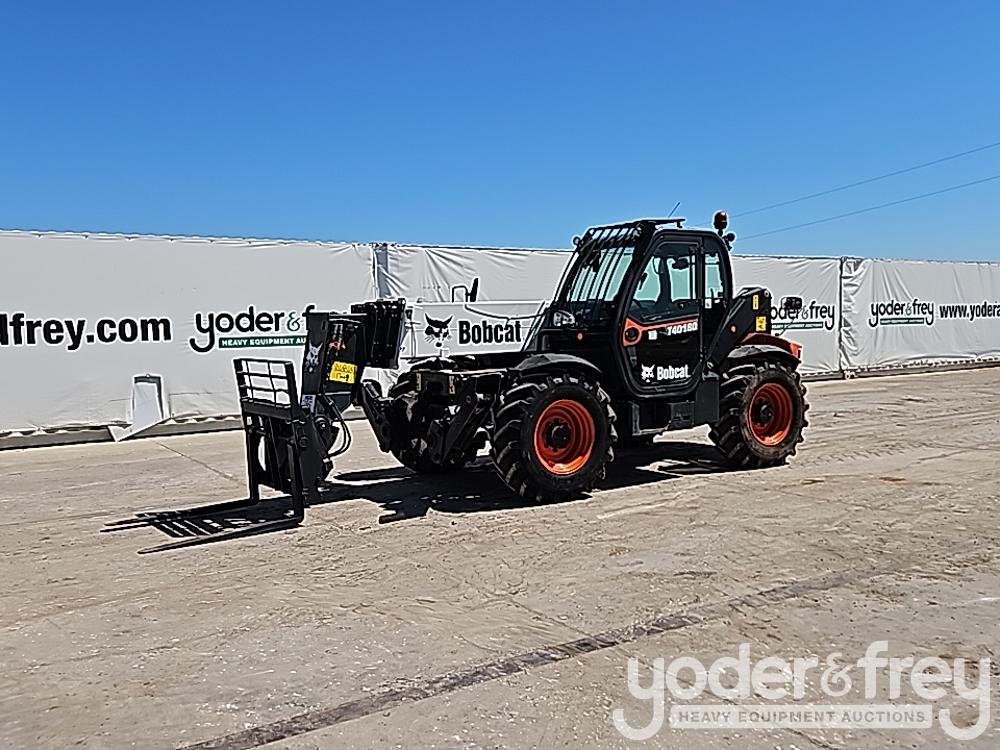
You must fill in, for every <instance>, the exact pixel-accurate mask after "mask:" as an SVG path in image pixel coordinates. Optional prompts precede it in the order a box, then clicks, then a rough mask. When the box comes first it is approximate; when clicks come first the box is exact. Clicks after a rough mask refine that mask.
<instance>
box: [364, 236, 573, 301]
mask: <svg viewBox="0 0 1000 750" xmlns="http://www.w3.org/2000/svg"><path fill="white" fill-rule="evenodd" d="M376 254H377V258H378V269H379V272H380V273H379V277H380V291H381V292H382V294H383V296H385V297H390V298H393V297H405V298H406V299H407V300H409V301H410V302H454V301H461V300H463V299H465V297H464V296H463V294H465V292H466V291H467V290H468V289H469V287H470V286H471V285H472V282H473V281H474V280H475V279H477V278H478V279H479V283H480V286H479V299H480V300H483V301H486V302H489V301H494V300H545V299H549V298H551V297H552V294H553V293H554V292H555V290H556V287H557V286H558V284H559V278H560V276H562V272H563V270H564V269H565V268H566V265H567V264H568V262H569V259H570V258H571V257H572V255H573V254H572V253H571V252H569V251H566V250H507V249H497V248H485V247H483V248H480V247H476V248H471V247H426V246H413V245H381V246H379V247H378V248H377V249H376Z"/></svg>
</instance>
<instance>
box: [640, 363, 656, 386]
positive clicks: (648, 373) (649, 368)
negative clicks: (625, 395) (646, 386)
mask: <svg viewBox="0 0 1000 750" xmlns="http://www.w3.org/2000/svg"><path fill="white" fill-rule="evenodd" d="M642 379H643V381H644V382H646V383H652V382H653V380H655V379H656V365H642Z"/></svg>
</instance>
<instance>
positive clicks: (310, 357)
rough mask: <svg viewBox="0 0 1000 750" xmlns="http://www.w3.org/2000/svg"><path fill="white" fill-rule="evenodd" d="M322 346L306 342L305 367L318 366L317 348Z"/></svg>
mask: <svg viewBox="0 0 1000 750" xmlns="http://www.w3.org/2000/svg"><path fill="white" fill-rule="evenodd" d="M322 348H323V345H322V344H320V345H319V346H313V345H312V344H308V345H307V347H306V349H307V351H306V369H307V370H309V369H313V368H316V367H319V350H320V349H322Z"/></svg>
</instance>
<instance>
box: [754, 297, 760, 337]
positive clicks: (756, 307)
mask: <svg viewBox="0 0 1000 750" xmlns="http://www.w3.org/2000/svg"><path fill="white" fill-rule="evenodd" d="M753 309H754V310H759V309H760V295H759V294H755V295H754V296H753ZM757 330H760V329H757Z"/></svg>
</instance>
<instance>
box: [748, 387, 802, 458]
mask: <svg viewBox="0 0 1000 750" xmlns="http://www.w3.org/2000/svg"><path fill="white" fill-rule="evenodd" d="M794 418H795V407H794V406H793V403H792V394H791V393H789V392H788V388H787V387H785V386H784V385H782V384H781V383H764V384H763V385H762V386H760V387H759V388H758V389H757V390H756V391H754V394H753V397H752V398H751V399H750V413H749V414H748V419H747V422H748V423H749V425H750V432H751V433H752V434H753V436H754V439H755V440H756V441H757V442H758V443H760V444H761V445H767V446H773V445H778V444H780V443H781V442H782V441H783V440H784V439H785V438H787V437H788V434H789V433H790V432H791V431H792V422H793V421H794Z"/></svg>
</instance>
